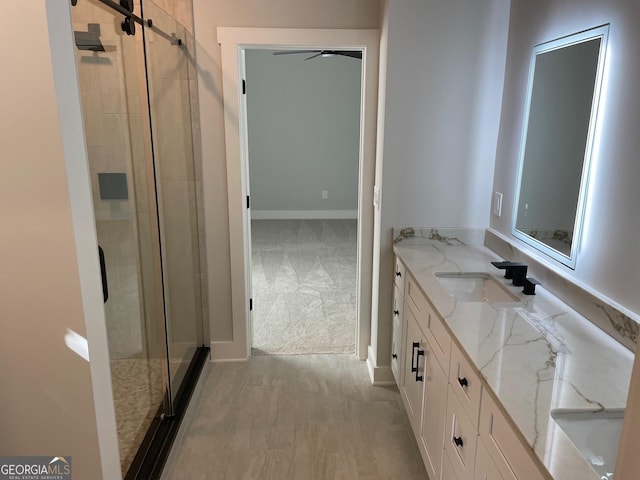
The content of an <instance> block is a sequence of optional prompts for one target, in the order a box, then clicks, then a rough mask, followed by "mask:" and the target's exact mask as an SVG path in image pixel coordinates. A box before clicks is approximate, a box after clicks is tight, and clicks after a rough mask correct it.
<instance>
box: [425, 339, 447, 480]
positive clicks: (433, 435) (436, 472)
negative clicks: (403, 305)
mask: <svg viewBox="0 0 640 480" xmlns="http://www.w3.org/2000/svg"><path fill="white" fill-rule="evenodd" d="M425 345H426V347H427V348H426V350H425V370H424V394H423V401H422V428H421V430H420V442H422V446H423V447H424V450H425V453H426V457H427V458H426V462H425V463H426V467H427V473H428V474H429V478H435V479H438V478H440V471H441V470H442V455H443V448H444V420H445V415H446V413H447V374H446V373H445V371H444V370H443V369H442V366H441V365H440V363H439V362H438V360H437V357H436V355H435V353H434V351H433V347H432V346H431V344H430V342H429V341H428V340H425Z"/></svg>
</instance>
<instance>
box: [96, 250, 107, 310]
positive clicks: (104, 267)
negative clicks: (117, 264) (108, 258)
mask: <svg viewBox="0 0 640 480" xmlns="http://www.w3.org/2000/svg"><path fill="white" fill-rule="evenodd" d="M98 256H99V257H100V277H101V278H102V300H103V301H104V303H107V300H108V299H109V285H108V284H107V264H106V262H105V261H104V250H102V247H101V246H100V245H98Z"/></svg>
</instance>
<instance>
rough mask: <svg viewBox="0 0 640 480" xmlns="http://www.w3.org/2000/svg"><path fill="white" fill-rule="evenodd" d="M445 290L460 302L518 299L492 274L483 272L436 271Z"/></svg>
mask: <svg viewBox="0 0 640 480" xmlns="http://www.w3.org/2000/svg"><path fill="white" fill-rule="evenodd" d="M436 277H437V278H438V280H439V281H440V283H441V284H442V286H443V287H444V288H445V290H446V291H447V292H448V293H449V294H450V295H451V296H453V297H455V298H456V300H458V301H460V302H489V303H513V302H519V301H520V299H519V298H518V297H516V296H515V295H514V294H513V293H511V292H510V291H509V290H507V288H506V287H505V286H504V285H503V284H502V283H500V281H498V280H497V279H496V278H495V277H494V276H493V275H489V274H488V273H484V272H462V273H455V272H438V273H436Z"/></svg>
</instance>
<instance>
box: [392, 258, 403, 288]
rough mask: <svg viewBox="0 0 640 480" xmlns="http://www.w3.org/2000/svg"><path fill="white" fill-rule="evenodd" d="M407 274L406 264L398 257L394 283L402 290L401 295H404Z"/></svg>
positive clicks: (394, 271)
mask: <svg viewBox="0 0 640 480" xmlns="http://www.w3.org/2000/svg"><path fill="white" fill-rule="evenodd" d="M405 273H406V270H405V268H404V264H403V263H402V261H401V260H400V259H399V258H398V257H396V261H395V266H394V270H393V281H394V283H395V285H396V287H398V288H399V289H400V292H401V293H404V280H405Z"/></svg>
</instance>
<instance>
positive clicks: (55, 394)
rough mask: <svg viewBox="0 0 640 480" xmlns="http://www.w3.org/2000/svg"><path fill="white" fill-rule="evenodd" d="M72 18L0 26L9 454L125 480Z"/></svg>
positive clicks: (42, 8) (10, 19)
mask: <svg viewBox="0 0 640 480" xmlns="http://www.w3.org/2000/svg"><path fill="white" fill-rule="evenodd" d="M69 8H70V6H69V2H68V1H66V0H47V1H29V2H14V3H7V4H5V5H3V12H2V15H0V45H2V46H1V47H0V64H2V68H3V74H2V76H1V77H0V104H1V105H2V108H3V115H2V120H0V145H2V159H1V160H0V225H1V226H2V227H1V228H0V265H2V273H1V274H0V328H1V330H2V335H1V336H0V384H1V385H2V388H0V405H2V411H1V412H0V431H1V432H2V433H1V434H0V454H1V455H51V456H52V457H53V456H59V455H71V457H72V465H73V477H74V478H95V479H101V478H109V479H117V478H120V464H119V463H120V462H119V459H118V451H117V437H116V427H115V415H114V411H113V401H112V397H111V395H112V394H111V385H110V380H109V379H110V376H109V363H108V354H107V344H106V332H105V329H104V310H103V308H102V292H101V286H100V280H99V279H100V275H99V268H98V261H97V241H96V236H95V227H94V223H93V213H92V209H91V193H90V190H89V185H90V184H89V176H88V172H87V159H86V152H85V147H84V140H83V139H84V134H83V131H82V121H81V113H80V112H81V110H80V98H79V93H78V85H77V77H76V70H75V61H74V53H73V49H74V46H73V37H72V33H71V32H72V28H71V18H70V13H69ZM25 21H27V23H28V25H29V29H30V31H29V34H28V35H25V32H24V26H25ZM31 29H33V31H31ZM49 29H51V30H49ZM18 39H19V41H17V40H18ZM73 333H75V335H74V334H73ZM70 339H75V341H70ZM82 339H88V353H89V354H90V355H91V357H90V358H91V362H89V361H87V359H85V358H84V356H86V353H87V348H86V344H84V352H83V343H84V342H83V340H82ZM79 353H80V354H79ZM83 355H84V356H83Z"/></svg>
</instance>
